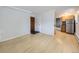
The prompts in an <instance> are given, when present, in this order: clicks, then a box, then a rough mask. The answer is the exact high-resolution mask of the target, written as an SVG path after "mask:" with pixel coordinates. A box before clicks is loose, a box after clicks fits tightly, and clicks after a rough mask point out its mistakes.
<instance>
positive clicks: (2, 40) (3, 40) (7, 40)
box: [0, 34, 27, 42]
mask: <svg viewBox="0 0 79 59" xmlns="http://www.w3.org/2000/svg"><path fill="white" fill-rule="evenodd" d="M24 35H27V34H22V35H16V36H14V37H10V38H7V39H2V40H0V42H4V41H8V40H12V39H14V38H17V37H21V36H24Z"/></svg>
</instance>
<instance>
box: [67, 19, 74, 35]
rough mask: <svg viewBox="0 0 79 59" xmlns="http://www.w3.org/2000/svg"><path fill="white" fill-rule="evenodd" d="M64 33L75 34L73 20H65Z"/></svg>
mask: <svg viewBox="0 0 79 59" xmlns="http://www.w3.org/2000/svg"><path fill="white" fill-rule="evenodd" d="M66 32H67V33H70V34H74V33H75V20H73V19H71V20H66Z"/></svg>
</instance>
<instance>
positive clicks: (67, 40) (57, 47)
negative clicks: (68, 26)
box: [0, 31, 79, 53]
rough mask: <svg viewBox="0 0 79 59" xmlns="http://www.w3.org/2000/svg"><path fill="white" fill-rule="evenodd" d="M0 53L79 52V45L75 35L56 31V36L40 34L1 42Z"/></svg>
mask: <svg viewBox="0 0 79 59" xmlns="http://www.w3.org/2000/svg"><path fill="white" fill-rule="evenodd" d="M0 52H7V53H18V52H19V53H20V52H30V53H33V52H34V53H40V52H41V53H46V52H47V53H48V52H50V53H52V52H56V53H57V52H60V53H62V52H79V44H78V41H77V39H76V37H75V36H74V35H70V34H66V33H63V32H60V31H56V34H55V35H54V36H50V35H46V34H42V33H38V34H35V35H25V36H22V37H18V38H15V39H12V40H9V41H5V42H1V43H0Z"/></svg>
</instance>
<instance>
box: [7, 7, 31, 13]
mask: <svg viewBox="0 0 79 59" xmlns="http://www.w3.org/2000/svg"><path fill="white" fill-rule="evenodd" d="M7 7H9V8H12V9H16V10H19V11H22V12H25V13H32V11H29V10H25V9H21V8H18V7H14V6H7Z"/></svg>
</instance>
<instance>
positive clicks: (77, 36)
mask: <svg viewBox="0 0 79 59" xmlns="http://www.w3.org/2000/svg"><path fill="white" fill-rule="evenodd" d="M75 35H76V38H77V40H78V42H79V35H78V34H77V33H76V34H75Z"/></svg>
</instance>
